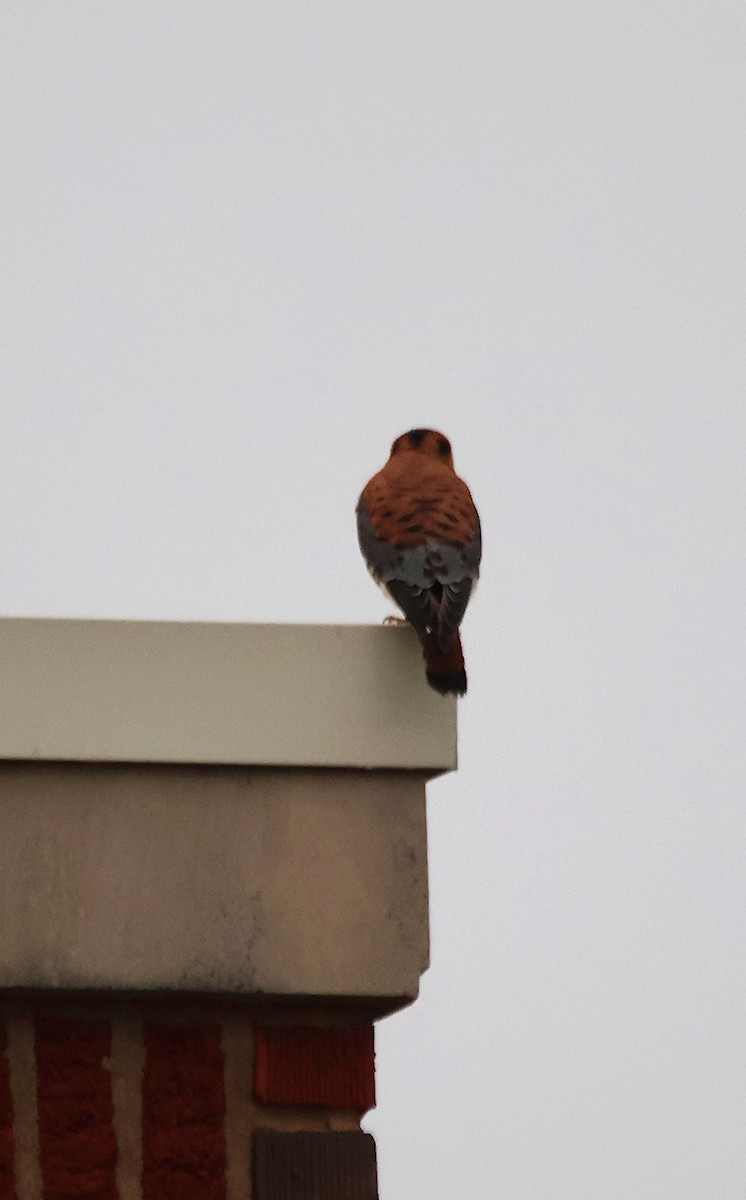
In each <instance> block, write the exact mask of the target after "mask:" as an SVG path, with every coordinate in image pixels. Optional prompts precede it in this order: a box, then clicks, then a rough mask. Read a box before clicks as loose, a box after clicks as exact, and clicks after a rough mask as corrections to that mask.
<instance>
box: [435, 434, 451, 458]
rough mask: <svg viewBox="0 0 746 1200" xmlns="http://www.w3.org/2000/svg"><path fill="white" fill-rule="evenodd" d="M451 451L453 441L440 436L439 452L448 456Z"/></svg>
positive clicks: (444, 456) (445, 456)
mask: <svg viewBox="0 0 746 1200" xmlns="http://www.w3.org/2000/svg"><path fill="white" fill-rule="evenodd" d="M450 453H451V443H450V442H449V441H448V438H444V437H442V438H438V454H441V455H442V456H443V458H447V457H448V455H449V454H450Z"/></svg>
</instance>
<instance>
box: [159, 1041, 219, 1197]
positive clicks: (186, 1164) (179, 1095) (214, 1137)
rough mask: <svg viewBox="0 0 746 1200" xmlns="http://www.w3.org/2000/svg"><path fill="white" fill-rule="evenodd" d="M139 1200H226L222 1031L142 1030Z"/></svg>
mask: <svg viewBox="0 0 746 1200" xmlns="http://www.w3.org/2000/svg"><path fill="white" fill-rule="evenodd" d="M143 1037H144V1041H145V1072H144V1078H143V1096H142V1101H143V1177H142V1194H143V1200H186V1198H187V1197H188V1200H225V1192H226V1183H225V1086H224V1081H223V1051H222V1029H221V1026H220V1025H213V1024H192V1025H184V1024H166V1023H158V1022H151V1023H148V1024H146V1025H145V1027H144V1030H143Z"/></svg>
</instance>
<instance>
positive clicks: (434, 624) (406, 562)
mask: <svg viewBox="0 0 746 1200" xmlns="http://www.w3.org/2000/svg"><path fill="white" fill-rule="evenodd" d="M357 531H358V540H359V542H360V549H361V551H362V553H363V557H364V559H365V561H366V562H367V564H368V569H369V570H370V573H371V574H372V575H373V578H374V579H376V580H377V581H378V582H379V583H382V584H384V585H385V587H386V590H387V591H388V592H389V593H390V595H391V597H392V599H393V600H394V601H395V602H396V603H397V604H398V605H399V607H400V608H401V610H402V612H403V613H404V615H405V616H406V618H407V620H408V621H409V622H410V623H411V624H412V625H413V626H414V628H415V629H416V630H417V632H418V633H419V634H420V636H424V635H425V634H426V633H429V632H436V633H437V637H438V642H439V643H440V645H441V647H442V648H443V649H445V648H446V647H447V646H448V645H449V644H450V642H451V640H452V638H453V635H454V633H455V632H456V630H457V629H458V627H459V625H460V624H461V621H462V620H463V617H464V613H465V612H466V606H467V604H468V603H469V597H470V596H471V592H472V588H473V585H474V584H475V583H476V581H477V579H478V578H479V563H480V559H481V557H482V534H481V529H480V526H479V520H478V519H477V527H476V530H475V533H474V537H473V538H472V540H471V542H470V543H469V545H468V546H465V547H463V548H460V547H458V546H451V545H448V543H447V542H441V541H438V540H437V539H435V538H427V539H426V540H425V542H424V543H423V545H421V546H415V547H413V548H412V549H408V550H400V549H397V547H396V546H392V545H390V543H388V542H382V541H379V539H378V538H377V537H376V535H375V531H374V529H373V524H372V522H371V519H370V514H369V512H368V509H367V506H366V505H365V504H364V503H363V501H362V499H361V500H360V502H359V503H358V507H357ZM435 584H440V587H438V588H434V585H435Z"/></svg>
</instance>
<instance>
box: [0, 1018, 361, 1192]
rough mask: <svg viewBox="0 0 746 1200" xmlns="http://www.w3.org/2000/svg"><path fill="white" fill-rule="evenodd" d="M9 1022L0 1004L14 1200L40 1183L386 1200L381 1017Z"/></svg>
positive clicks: (4, 1132) (7, 1169) (4, 1175)
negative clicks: (374, 1126)
mask: <svg viewBox="0 0 746 1200" xmlns="http://www.w3.org/2000/svg"><path fill="white" fill-rule="evenodd" d="M16 1013H17V1008H16ZM32 1017H33V1020H31V1018H32ZM19 1024H23V1025H24V1027H25V1028H27V1030H28V1033H27V1035H25V1036H26V1037H27V1041H26V1048H25V1050H24V1052H23V1053H21V1052H20V1051H21V1049H23V1048H22V1047H21V1048H19V1046H18V1045H16V1053H15V1054H13V1053H10V1051H12V1050H13V1045H14V1043H13V1039H14V1038H18V1036H19V1035H18V1032H17V1029H18V1026H19ZM8 1029H10V1039H9V1038H8V1036H7V1034H6V1025H5V1022H4V1014H3V1010H2V1007H1V1006H0V1200H28V1198H29V1197H31V1196H33V1197H34V1200H38V1190H39V1183H38V1181H39V1180H40V1181H41V1187H42V1188H43V1200H122V1196H123V1194H126V1197H127V1200H283V1198H284V1197H287V1200H305V1197H309V1200H316V1197H318V1196H323V1197H324V1200H336V1198H337V1197H339V1200H376V1197H377V1188H376V1182H375V1179H376V1167H375V1147H374V1144H373V1139H372V1138H370V1137H369V1136H368V1135H367V1134H364V1133H362V1132H361V1131H360V1127H359V1120H360V1116H361V1114H362V1113H363V1112H365V1111H366V1110H367V1109H368V1108H370V1107H371V1106H372V1105H373V1104H374V1103H375V1092H374V1056H373V1027H372V1025H371V1024H370V1023H369V1022H368V1023H365V1022H362V1023H360V1022H357V1021H355V1020H350V1018H349V1015H348V1013H346V1012H341V1013H340V1019H339V1020H338V1021H334V1020H333V1019H331V1020H330V1017H329V1013H328V1012H327V1013H326V1014H324V1016H323V1019H321V1020H319V1021H317V1022H316V1023H314V1022H313V1020H312V1019H306V1020H304V1022H303V1023H294V1022H292V1021H291V1020H290V1018H287V1017H286V1018H284V1019H279V1018H276V1019H270V1018H269V1017H267V1016H265V1017H264V1018H263V1019H262V1020H261V1021H260V1022H258V1023H255V1022H253V1021H252V1019H251V1016H250V1014H242V1015H241V1016H239V1017H236V1016H235V1014H233V1015H231V1016H226V1015H225V1014H221V1013H219V1012H216V1013H215V1014H214V1015H213V1016H212V1017H211V1018H210V1019H205V1017H204V1014H203V1015H202V1016H200V1018H199V1019H189V1018H187V1017H184V1016H177V1015H176V1014H174V1015H173V1016H169V1015H168V1014H166V1015H165V1016H164V1014H163V1011H162V1010H161V1011H159V1012H158V1013H157V1014H155V1015H153V1016H152V1017H151V1015H150V1014H148V1013H143V1012H142V1011H141V1012H139V1014H138V1013H133V1012H128V1013H126V1012H118V1013H116V1014H114V1015H111V1014H102V1013H100V1012H99V1013H98V1014H95V1013H90V1014H88V1015H80V1012H78V1013H75V1014H74V1015H70V1014H64V1013H62V1014H61V1013H53V1014H50V1013H49V1012H48V1011H41V1012H39V1013H38V1014H37V1015H36V1016H34V1015H33V1013H29V1012H26V1011H25V1012H24V1014H23V1021H22V1022H21V1023H19V1022H18V1021H15V1022H13V1021H11V1022H10V1023H9V1025H8ZM227 1029H230V1031H231V1032H230V1036H226V1030H227ZM237 1030H238V1033H237V1032H236V1031H237ZM133 1031H134V1032H133ZM32 1041H33V1053H31V1046H32ZM22 1063H23V1064H26V1065H25V1066H19V1064H22ZM12 1064H15V1066H13V1065H12ZM21 1072H23V1073H24V1076H25V1075H26V1074H30V1075H32V1076H33V1078H32V1079H27V1078H25V1077H24V1078H23V1079H21V1078H19V1073H21ZM30 1155H32V1156H34V1161H33V1162H29V1156H30ZM24 1156H25V1157H24ZM29 1180H31V1182H29ZM34 1180H36V1181H37V1182H34Z"/></svg>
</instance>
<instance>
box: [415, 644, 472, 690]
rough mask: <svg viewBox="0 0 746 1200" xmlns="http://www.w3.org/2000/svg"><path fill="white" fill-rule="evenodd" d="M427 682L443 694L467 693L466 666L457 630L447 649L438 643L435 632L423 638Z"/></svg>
mask: <svg viewBox="0 0 746 1200" xmlns="http://www.w3.org/2000/svg"><path fill="white" fill-rule="evenodd" d="M422 653H423V655H424V658H425V674H426V676H427V682H428V683H429V684H430V687H431V688H435V691H436V692H440V694H441V696H448V695H454V696H463V695H465V693H466V667H465V665H464V652H463V650H462V649H461V637H460V635H459V631H458V630H456V632H455V634H454V637H453V640H452V641H451V643H450V645H449V646H448V649H447V650H442V649H441V647H440V646H439V645H438V639H437V637H436V636H435V634H432V633H428V634H426V635H425V637H424V638H423V639H422Z"/></svg>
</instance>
